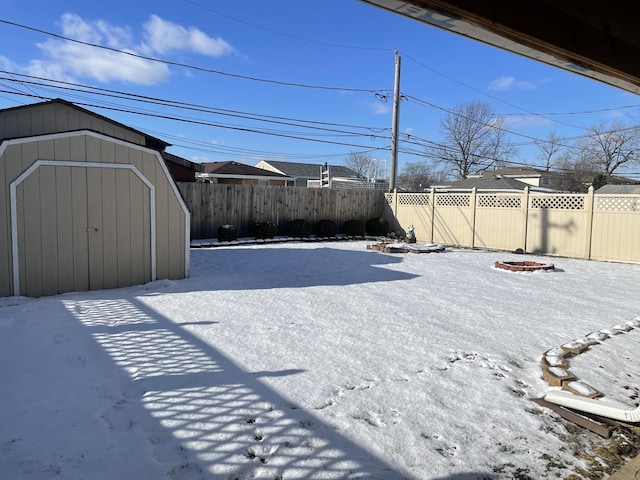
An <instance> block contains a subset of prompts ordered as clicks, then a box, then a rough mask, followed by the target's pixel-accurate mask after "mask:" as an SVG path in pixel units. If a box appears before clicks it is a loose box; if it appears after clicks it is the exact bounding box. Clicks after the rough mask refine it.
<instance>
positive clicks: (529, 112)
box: [403, 53, 585, 130]
mask: <svg viewBox="0 0 640 480" xmlns="http://www.w3.org/2000/svg"><path fill="white" fill-rule="evenodd" d="M403 55H404V56H405V57H407V58H408V59H409V60H412V61H414V62H415V63H417V64H418V65H421V66H422V67H424V68H426V69H427V70H430V71H432V72H434V73H436V74H438V75H441V76H442V77H444V78H446V79H447V80H449V81H451V82H454V83H457V84H458V85H461V86H463V87H465V88H468V89H469V90H472V91H474V92H476V93H479V94H480V95H483V96H485V97H489V98H491V99H493V100H495V101H497V102H500V103H504V104H505V105H509V106H511V107H513V108H516V109H518V110H521V111H523V112H524V113H527V114H529V115H536V116H538V114H536V113H534V112H531V111H530V110H527V109H526V108H523V107H520V106H518V105H515V104H513V103H511V102H507V101H506V100H502V99H501V98H498V97H496V96H494V95H491V94H488V93H487V92H484V91H482V90H480V89H478V88H475V87H472V86H471V85H468V84H466V83H464V82H462V81H460V80H458V79H456V78H453V77H451V76H449V75H447V74H445V73H442V72H440V71H438V70H436V69H435V68H433V67H430V66H429V65H426V64H424V63H422V62H421V61H419V60H416V59H415V58H413V57H411V56H409V55H407V54H405V53H403ZM540 116H542V115H540ZM547 120H551V119H547ZM551 121H552V122H556V123H560V124H563V125H566V126H569V127H572V128H577V129H579V130H585V128H584V127H579V126H577V125H573V124H571V123H567V122H562V121H559V120H551Z"/></svg>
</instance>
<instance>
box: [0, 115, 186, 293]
mask: <svg viewBox="0 0 640 480" xmlns="http://www.w3.org/2000/svg"><path fill="white" fill-rule="evenodd" d="M71 113H73V112H71ZM57 115H58V118H56V111H54V112H53V116H50V117H48V120H49V123H53V124H55V125H53V126H52V127H51V128H52V129H54V130H55V129H57V128H61V127H60V124H59V123H57V124H56V122H57V121H61V120H64V121H65V122H67V128H69V127H71V128H73V126H75V127H76V128H82V124H86V123H87V121H86V119H85V120H84V121H82V118H81V119H80V120H81V121H80V122H78V118H77V115H76V116H74V115H73V114H70V112H69V111H68V110H67V111H57ZM46 116H47V112H43V111H42V109H34V110H32V111H29V110H21V111H19V112H18V113H17V114H16V116H15V118H13V117H12V116H11V115H8V116H4V117H2V116H1V115H0V120H1V121H2V122H4V123H2V124H1V125H0V127H1V128H0V138H2V143H1V144H0V215H1V216H2V221H0V296H10V295H25V296H30V297H38V296H43V295H54V294H58V293H63V292H70V291H85V290H96V289H104V288H118V287H127V286H131V285H139V284H143V283H146V282H149V281H153V280H156V279H180V278H185V277H188V276H189V228H190V219H189V211H188V210H187V208H186V206H185V203H184V201H183V200H182V197H181V196H180V193H179V191H178V189H177V188H176V185H175V183H174V181H173V180H172V178H171V175H170V174H169V171H168V169H167V166H166V164H165V162H164V161H163V159H162V156H161V152H160V151H158V150H157V149H154V148H150V147H149V146H147V145H145V144H144V142H141V141H136V140H138V139H137V138H136V136H135V135H133V138H126V137H127V135H122V133H123V132H124V133H126V129H125V128H118V127H116V128H115V131H113V132H111V133H113V134H112V135H108V134H105V133H100V132H96V131H93V130H87V129H79V130H74V131H63V132H56V133H39V132H42V130H43V128H42V125H43V124H46V123H45V121H46ZM93 121H96V120H95V119H94V120H93ZM98 121H102V120H100V119H98ZM20 125H21V126H22V127H21V128H20V129H16V132H15V133H19V134H22V135H24V134H25V132H26V131H27V130H28V131H30V132H31V134H29V135H25V136H20V137H18V138H7V135H6V134H7V132H8V131H10V129H11V127H13V126H15V127H18V126H20ZM29 125H30V126H31V128H29ZM111 127H112V128H113V125H112V126H111ZM18 130H19V132H18ZM45 130H46V129H45ZM129 133H130V132H129ZM2 134H4V135H2ZM118 134H119V135H118ZM117 137H120V138H117ZM122 137H125V138H122Z"/></svg>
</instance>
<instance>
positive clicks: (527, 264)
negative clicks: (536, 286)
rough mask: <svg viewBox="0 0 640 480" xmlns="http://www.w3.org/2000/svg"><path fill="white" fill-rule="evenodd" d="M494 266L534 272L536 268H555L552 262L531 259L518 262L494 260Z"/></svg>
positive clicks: (513, 270) (511, 270) (514, 270)
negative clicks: (532, 260)
mask: <svg viewBox="0 0 640 480" xmlns="http://www.w3.org/2000/svg"><path fill="white" fill-rule="evenodd" d="M494 267H495V268H501V269H503V270H508V271H510V272H535V271H538V270H543V271H548V270H555V266H554V265H553V263H540V262H531V261H524V262H521V261H518V262H500V261H498V262H496V263H495V264H494Z"/></svg>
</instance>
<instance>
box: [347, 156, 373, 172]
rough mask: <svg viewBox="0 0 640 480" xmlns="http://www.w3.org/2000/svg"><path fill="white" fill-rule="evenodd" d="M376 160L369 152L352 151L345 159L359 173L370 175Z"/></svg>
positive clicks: (348, 165)
mask: <svg viewBox="0 0 640 480" xmlns="http://www.w3.org/2000/svg"><path fill="white" fill-rule="evenodd" d="M374 162H375V160H374V159H373V158H371V155H369V154H368V153H367V152H351V153H350V154H349V156H348V157H347V158H346V159H345V160H344V164H345V165H346V166H347V167H349V168H350V169H351V170H353V171H354V172H356V173H357V174H358V175H362V176H363V177H368V176H369V172H370V171H371V169H372V168H373V167H374V165H373V163H374Z"/></svg>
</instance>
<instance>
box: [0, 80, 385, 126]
mask: <svg viewBox="0 0 640 480" xmlns="http://www.w3.org/2000/svg"><path fill="white" fill-rule="evenodd" d="M5 73H7V74H8V75H11V76H18V77H23V78H30V79H34V80H39V82H35V81H29V80H17V79H14V78H4V79H3V78H1V77H0V80H7V81H18V82H19V83H21V84H29V85H34V86H39V87H51V88H54V89H59V90H62V91H75V92H81V93H89V94H92V95H101V96H105V97H112V98H119V99H126V100H133V101H137V102H144V103H154V104H158V105H165V106H172V107H176V108H181V109H186V110H193V111H200V112H205V113H213V114H217V115H226V116H235V117H239V118H247V119H251V120H257V121H269V122H273V123H278V122H283V123H284V122H300V123H308V124H311V125H323V126H332V127H345V128H357V129H363V130H369V131H370V132H371V134H374V135H375V133H382V132H384V131H388V130H390V128H388V127H384V128H380V127H366V126H362V125H351V124H344V123H333V122H321V121H316V120H306V119H299V118H291V117H283V116H278V115H265V114H260V113H251V112H243V111H239V110H230V109H224V108H218V107H210V106H207V105H202V104H196V103H188V102H181V101H178V100H170V99H162V98H158V97H150V96H146V95H139V94H134V93H129V92H123V91H119V90H112V89H107V88H101V87H94V86H90V85H83V84H79V83H72V82H65V81H62V80H54V79H48V78H44V77H36V76H32V75H26V74H20V73H16V72H6V71H5ZM42 82H49V83H42ZM58 84H59V85H60V86H58ZM32 93H34V94H35V92H33V91H32ZM258 117H261V118H258ZM285 124H286V123H285ZM308 128H311V127H308Z"/></svg>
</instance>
